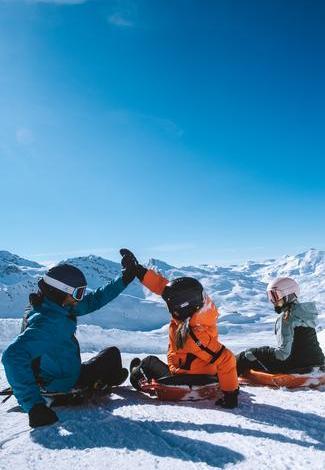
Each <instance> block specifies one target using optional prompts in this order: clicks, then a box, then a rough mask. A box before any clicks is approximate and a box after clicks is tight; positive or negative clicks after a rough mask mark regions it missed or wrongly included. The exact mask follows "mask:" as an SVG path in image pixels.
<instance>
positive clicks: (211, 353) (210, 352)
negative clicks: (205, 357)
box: [189, 328, 225, 364]
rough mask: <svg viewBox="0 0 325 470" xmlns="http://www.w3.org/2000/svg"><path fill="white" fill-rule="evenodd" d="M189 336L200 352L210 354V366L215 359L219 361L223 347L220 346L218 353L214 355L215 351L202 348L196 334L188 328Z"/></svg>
mask: <svg viewBox="0 0 325 470" xmlns="http://www.w3.org/2000/svg"><path fill="white" fill-rule="evenodd" d="M189 333H190V336H191V338H192V340H193V341H194V343H195V344H196V345H197V346H198V347H199V348H200V349H202V351H205V352H206V353H208V354H210V356H212V359H211V361H210V364H213V363H214V362H216V360H217V359H219V357H220V356H221V354H222V353H223V351H224V349H225V347H224V345H222V346H221V348H220V349H219V351H218V352H217V353H216V352H215V351H212V349H209V348H207V347H206V346H204V345H203V344H202V343H201V341H200V340H199V338H198V337H197V336H196V334H195V333H194V331H193V330H192V328H190V331H189Z"/></svg>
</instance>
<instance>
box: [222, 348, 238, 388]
mask: <svg viewBox="0 0 325 470" xmlns="http://www.w3.org/2000/svg"><path fill="white" fill-rule="evenodd" d="M217 374H218V379H219V385H220V389H221V390H222V391H224V392H233V391H234V390H237V388H238V375H237V368H236V358H235V356H234V355H233V353H232V352H231V351H230V350H229V349H225V350H224V352H223V353H222V355H221V357H220V360H219V361H218V363H217Z"/></svg>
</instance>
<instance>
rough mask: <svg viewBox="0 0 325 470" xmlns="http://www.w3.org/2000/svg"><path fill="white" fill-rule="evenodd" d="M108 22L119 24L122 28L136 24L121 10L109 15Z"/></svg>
mask: <svg viewBox="0 0 325 470" xmlns="http://www.w3.org/2000/svg"><path fill="white" fill-rule="evenodd" d="M108 22H109V23H110V24H112V25H114V26H119V27H122V28H132V26H134V22H133V21H131V20H130V19H129V18H128V15H126V14H122V13H119V12H116V13H114V14H113V15H111V16H109V17H108Z"/></svg>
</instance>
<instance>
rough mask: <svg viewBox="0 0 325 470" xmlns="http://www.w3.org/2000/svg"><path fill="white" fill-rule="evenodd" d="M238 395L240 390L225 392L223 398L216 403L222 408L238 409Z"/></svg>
mask: <svg viewBox="0 0 325 470" xmlns="http://www.w3.org/2000/svg"><path fill="white" fill-rule="evenodd" d="M238 394H239V388H237V390H234V391H233V392H223V397H222V398H220V399H219V400H217V401H216V403H215V404H216V405H217V406H221V407H222V408H228V409H232V408H237V406H238Z"/></svg>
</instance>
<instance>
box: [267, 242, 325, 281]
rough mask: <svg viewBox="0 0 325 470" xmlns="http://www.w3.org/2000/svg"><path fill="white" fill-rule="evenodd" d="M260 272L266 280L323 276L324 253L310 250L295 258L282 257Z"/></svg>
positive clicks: (324, 270)
mask: <svg viewBox="0 0 325 470" xmlns="http://www.w3.org/2000/svg"><path fill="white" fill-rule="evenodd" d="M260 271H261V273H262V274H264V277H266V278H268V277H269V278H271V277H278V276H283V277H285V276H288V277H300V276H308V275H315V274H316V275H325V251H320V250H315V249H310V250H308V251H305V252H303V253H299V254H298V255H295V256H283V257H282V258H280V259H279V260H276V261H274V262H270V263H269V265H268V266H265V267H264V268H263V267H261V270H260Z"/></svg>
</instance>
